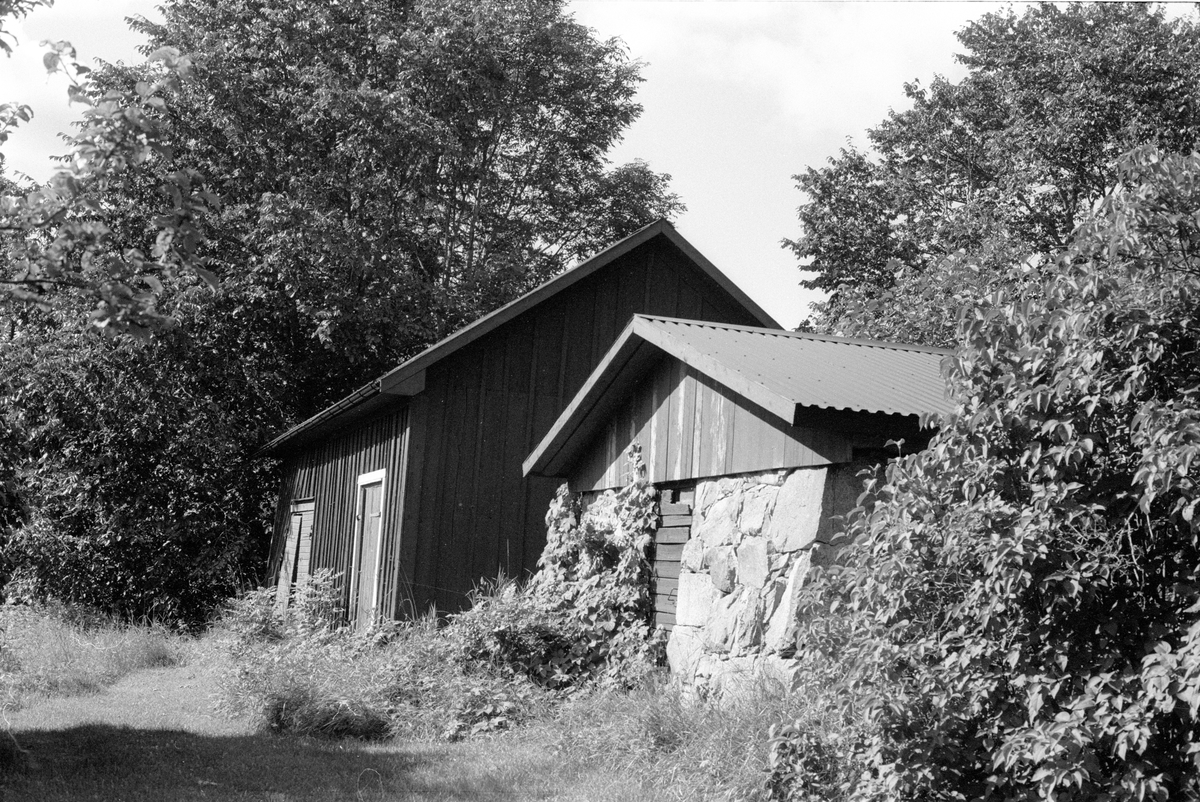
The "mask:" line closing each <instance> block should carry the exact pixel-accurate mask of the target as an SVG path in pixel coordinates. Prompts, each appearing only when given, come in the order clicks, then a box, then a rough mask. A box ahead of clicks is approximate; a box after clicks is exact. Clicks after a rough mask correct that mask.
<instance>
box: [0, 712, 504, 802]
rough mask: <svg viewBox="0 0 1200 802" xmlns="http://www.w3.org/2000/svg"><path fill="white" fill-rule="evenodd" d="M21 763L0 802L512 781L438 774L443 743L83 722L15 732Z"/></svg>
mask: <svg viewBox="0 0 1200 802" xmlns="http://www.w3.org/2000/svg"><path fill="white" fill-rule="evenodd" d="M17 737H18V739H19V741H20V744H21V746H22V747H23V748H24V749H26V750H28V758H29V765H28V766H27V768H26V769H25V770H24V771H23V772H20V773H17V774H12V775H9V776H7V777H5V778H3V779H0V800H3V802H18V800H38V801H39V802H59V800H63V801H64V802H65V800H73V801H75V800H104V801H105V802H110V800H121V802H143V800H145V802H150V800H154V802H160V801H161V800H200V799H203V800H219V801H224V800H239V801H241V800H264V801H265V802H316V800H321V802H331V801H333V800H355V801H356V802H358V800H411V802H424V801H425V800H430V801H434V800H436V801H438V802H455V801H456V800H468V799H471V800H474V799H485V800H496V801H497V802H499V801H500V800H510V799H516V798H517V797H516V796H514V795H513V794H514V793H515V792H516V789H515V788H514V787H513V786H512V784H511V783H493V782H488V781H487V778H486V777H475V778H473V779H472V780H470V781H468V782H465V783H464V782H462V781H461V780H462V778H452V777H446V776H444V772H442V771H440V770H439V766H440V765H442V764H443V762H444V761H445V760H446V757H447V750H448V747H437V746H428V747H423V746H412V745H368V744H363V743H359V742H326V741H315V740H310V739H297V738H279V737H274V736H269V735H239V736H209V735H198V734H195V733H189V732H184V731H179V730H143V729H133V728H126V727H113V726H104V725H90V726H80V727H73V728H70V729H62V730H36V729H30V730H25V731H23V732H21V733H19V734H18V736H17Z"/></svg>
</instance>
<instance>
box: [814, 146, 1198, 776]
mask: <svg viewBox="0 0 1200 802" xmlns="http://www.w3.org/2000/svg"><path fill="white" fill-rule="evenodd" d="M1120 175H1121V183H1120V185H1119V186H1118V188H1117V189H1116V191H1114V192H1113V193H1111V194H1110V195H1109V197H1107V198H1106V199H1105V200H1104V201H1103V202H1102V203H1101V204H1100V205H1099V206H1098V208H1097V210H1096V212H1095V214H1094V215H1093V216H1091V217H1090V218H1089V219H1088V220H1086V221H1085V222H1084V223H1083V224H1082V225H1081V226H1080V228H1079V230H1078V231H1077V233H1076V234H1075V236H1074V238H1073V240H1072V241H1071V243H1070V245H1069V247H1068V248H1067V249H1066V250H1065V251H1064V252H1063V253H1062V254H1061V255H1060V256H1059V258H1058V259H1057V260H1056V261H1055V262H1054V263H1053V265H1052V266H1051V267H1049V268H1047V270H1048V272H1050V275H1049V276H1048V277H1047V278H1046V279H1045V280H1044V281H1043V282H1042V283H1041V284H1040V287H1039V292H1038V293H1036V294H1035V295H1034V297H1030V298H1026V299H1019V298H1014V297H1013V295H1012V294H1011V293H1004V292H997V293H994V294H993V295H991V296H989V297H988V298H987V299H985V300H984V301H983V302H981V303H980V304H979V305H977V306H976V307H974V309H973V310H972V311H971V313H970V314H969V315H967V316H966V317H965V319H964V320H963V322H962V325H961V328H960V337H961V342H962V344H961V346H960V348H959V351H958V352H957V354H956V356H954V357H952V358H951V359H950V362H949V378H950V381H951V385H952V389H953V392H954V395H955V398H956V399H957V407H956V410H955V412H954V413H952V414H951V415H949V416H948V417H947V418H946V419H945V420H943V421H942V423H941V429H940V431H939V433H938V434H937V435H936V436H935V437H934V439H933V441H932V442H931V444H930V446H929V448H928V449H927V450H926V451H923V452H921V453H918V454H914V455H911V456H908V457H906V458H904V459H901V460H898V461H895V462H893V463H892V464H891V465H890V466H889V467H888V470H887V475H886V479H885V480H884V481H882V482H879V483H877V484H875V485H874V486H873V487H871V488H870V489H871V490H872V495H873V496H874V498H875V501H874V503H873V504H872V505H871V506H870V507H867V508H861V509H860V510H858V511H857V513H856V515H855V516H853V517H852V518H851V520H850V523H849V527H848V536H849V537H850V539H851V541H852V543H851V545H850V546H849V547H848V549H847V552H846V555H847V557H846V563H845V565H844V566H843V567H841V568H840V569H836V570H833V571H831V572H829V573H827V574H825V575H823V576H821V577H820V578H819V579H818V580H817V581H815V582H814V583H813V584H812V585H811V586H810V589H809V593H810V599H809V604H810V606H809V618H808V620H807V625H806V629H807V634H806V637H805V641H804V643H805V644H806V645H805V648H806V649H807V650H808V652H809V654H810V655H812V656H813V657H814V659H820V658H823V657H827V656H828V655H830V654H833V655H835V656H836V657H837V659H839V660H841V661H843V662H844V663H845V664H847V665H850V666H853V667H854V671H853V674H852V678H851V680H849V684H850V686H851V687H852V688H854V691H855V692H856V693H859V694H867V695H868V696H869V697H870V698H871V699H872V705H873V720H874V722H875V725H876V727H877V729H876V730H875V732H874V734H873V735H872V736H871V737H869V738H867V739H865V741H864V743H863V744H862V745H861V748H860V750H859V751H858V753H857V755H856V759H857V760H858V761H860V763H861V766H862V767H863V768H864V769H865V773H863V774H862V775H861V780H859V781H858V782H857V784H856V785H854V787H853V788H852V789H850V790H851V792H852V793H851V796H853V797H854V798H858V799H893V798H903V799H947V800H949V799H977V798H996V797H1001V798H1006V799H1033V798H1039V799H1058V800H1074V799H1079V800H1083V799H1129V800H1132V799H1139V800H1140V799H1166V798H1172V799H1178V798H1182V799H1188V798H1195V797H1196V796H1197V794H1200V786H1198V785H1197V778H1198V777H1200V762H1198V761H1200V712H1198V711H1200V573H1198V571H1200V530H1198V521H1200V517H1198V516H1197V515H1196V512H1197V508H1198V507H1200V492H1198V491H1200V485H1197V478H1198V477H1197V463H1196V459H1195V458H1196V454H1197V449H1198V448H1200V412H1198V411H1197V406H1196V393H1197V388H1198V387H1200V373H1198V372H1197V360H1196V343H1197V342H1198V341H1200V306H1198V305H1197V299H1198V298H1200V283H1198V281H1200V263H1198V262H1197V246H1198V244H1200V228H1198V227H1197V217H1196V210H1197V209H1198V208H1200V155H1192V156H1187V157H1185V156H1176V155H1168V154H1163V153H1161V152H1159V151H1157V150H1154V149H1143V150H1138V151H1135V152H1133V153H1132V154H1130V155H1129V156H1127V157H1125V158H1124V159H1123V160H1121V166H1120Z"/></svg>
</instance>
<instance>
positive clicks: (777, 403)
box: [524, 315, 953, 475]
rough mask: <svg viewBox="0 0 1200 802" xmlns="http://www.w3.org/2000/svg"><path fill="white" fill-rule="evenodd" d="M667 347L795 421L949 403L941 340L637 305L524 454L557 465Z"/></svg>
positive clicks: (537, 465)
mask: <svg viewBox="0 0 1200 802" xmlns="http://www.w3.org/2000/svg"><path fill="white" fill-rule="evenodd" d="M647 349H650V350H659V351H662V352H665V353H667V354H669V355H671V356H673V357H675V358H676V359H679V360H680V361H682V362H684V363H685V364H687V365H689V366H690V367H692V368H694V369H695V370H697V371H699V372H700V373H703V374H704V375H706V376H708V377H710V378H711V379H713V380H714V381H717V382H719V383H721V384H723V385H724V386H726V387H728V388H729V389H731V390H733V391H734V392H736V393H739V394H740V395H742V396H744V397H746V398H748V399H749V400H751V401H753V402H754V403H756V404H758V405H759V406H761V407H762V408H763V409H766V410H767V411H769V412H772V413H774V414H775V415H778V416H779V417H780V418H782V419H783V420H784V421H786V422H787V423H788V424H789V425H791V424H795V423H796V419H797V417H798V416H799V415H800V414H801V410H802V409H803V408H805V407H809V408H812V407H816V408H824V409H833V410H849V411H853V412H873V413H883V414H889V415H924V414H944V413H947V412H949V411H950V410H951V409H952V408H953V405H952V403H951V402H950V400H949V398H948V397H947V391H946V383H945V380H944V379H943V377H942V369H941V368H942V361H943V360H944V359H945V358H946V357H947V356H949V355H950V354H951V353H952V352H951V351H949V350H946V349H943V348H930V347H926V346H919V345H900V344H896V343H887V342H880V341H876V340H855V339H848V338H844V337H829V336H822V335H816V334H804V333H799V332H791V331H781V330H778V329H767V328H757V327H750V326H731V325H725V324H720V323H707V322H704V321H698V320H679V319H675V318H664V317H651V316H648V315H635V316H634V317H633V319H632V320H631V321H630V323H629V325H628V326H627V327H626V328H625V330H624V331H623V332H622V333H621V336H620V337H619V338H617V341H616V343H614V344H613V346H612V348H610V349H609V351H608V353H607V354H605V356H604V358H603V359H602V360H601V362H600V364H599V365H598V366H597V367H596V369H595V370H594V371H593V372H592V375H591V376H589V377H588V380H587V381H586V382H585V383H584V385H583V387H582V388H580V390H579V392H578V393H577V394H576V395H575V397H574V398H573V399H572V400H571V402H570V403H569V404H568V405H567V407H566V409H564V410H563V412H562V414H561V415H560V416H559V418H558V420H556V421H555V423H554V425H553V426H552V427H551V429H550V431H549V432H547V433H546V435H545V436H544V437H543V438H542V441H541V442H540V443H539V444H538V446H537V448H536V449H534V451H533V452H532V453H531V454H530V455H529V456H528V458H527V459H526V460H525V463H524V470H525V473H526V474H529V473H542V472H547V473H546V475H558V472H559V471H560V470H562V469H564V467H565V465H566V463H567V462H569V461H570V460H571V459H572V456H571V455H572V454H573V453H574V452H575V451H577V450H578V449H580V448H582V447H583V446H584V445H586V443H585V442H584V441H586V440H587V439H588V438H589V437H590V436H591V435H592V434H593V433H594V432H595V431H596V430H597V428H598V427H600V426H601V425H603V421H601V420H597V418H602V417H603V416H604V415H605V412H606V410H611V409H613V408H615V404H617V403H619V399H616V398H614V397H613V396H615V395H620V394H621V393H622V392H624V391H625V390H626V389H627V388H628V387H630V386H633V383H634V382H635V381H636V380H637V378H638V377H637V376H634V375H632V374H636V373H640V372H642V371H644V370H645V369H646V367H647V366H648V365H649V364H650V361H649V360H648V358H647Z"/></svg>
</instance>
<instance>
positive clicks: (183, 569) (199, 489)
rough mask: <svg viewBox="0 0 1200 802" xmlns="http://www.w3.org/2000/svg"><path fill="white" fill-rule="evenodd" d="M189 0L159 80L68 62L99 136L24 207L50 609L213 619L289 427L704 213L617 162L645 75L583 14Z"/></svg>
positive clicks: (14, 277)
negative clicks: (77, 606)
mask: <svg viewBox="0 0 1200 802" xmlns="http://www.w3.org/2000/svg"><path fill="white" fill-rule="evenodd" d="M162 12H163V22H162V23H161V24H152V23H149V22H146V21H138V22H136V23H135V28H137V29H138V30H139V31H141V32H142V33H143V34H145V36H146V38H147V43H146V46H145V48H144V54H145V55H146V57H147V61H146V62H145V63H143V64H139V65H134V66H124V65H103V66H102V67H101V68H100V69H98V70H97V71H95V72H90V71H87V70H86V69H84V68H81V67H79V66H78V65H74V64H73V60H72V57H71V56H72V54H71V52H70V50H69V46H65V45H64V46H59V47H58V49H56V50H55V51H54V53H55V58H56V59H57V61H55V64H56V65H60V66H62V68H63V69H65V70H68V71H69V72H68V74H69V75H70V76H72V77H73V80H74V81H75V83H74V84H73V87H72V96H73V97H74V98H75V99H77V100H79V101H80V102H82V103H84V104H85V106H86V112H85V116H86V120H85V124H84V126H83V128H82V129H81V130H80V132H79V133H78V134H76V136H75V137H73V138H72V143H71V144H72V156H71V158H70V160H68V161H67V162H66V163H65V164H64V169H63V170H61V171H60V172H59V173H58V174H57V175H56V176H55V177H54V178H53V179H52V180H51V181H50V182H49V183H48V184H47V185H45V186H39V187H21V186H13V187H10V188H9V189H10V192H9V194H8V195H6V196H5V198H4V199H3V200H2V201H0V214H2V215H3V217H4V221H3V222H4V225H6V226H7V234H6V237H7V239H6V240H5V243H4V244H5V247H6V250H7V253H8V255H9V258H8V259H7V260H5V262H4V264H3V265H2V266H0V280H2V281H3V282H7V284H5V285H4V286H8V287H10V288H12V289H10V290H9V291H8V292H7V296H8V299H9V300H10V301H12V300H16V301H19V302H20V301H23V302H28V303H11V302H10V303H8V304H5V305H3V306H0V314H3V315H4V317H3V319H2V322H3V323H4V324H5V325H4V326H3V330H2V331H0V338H2V339H0V385H3V386H2V387H0V421H2V423H0V438H7V437H11V438H13V439H15V441H17V442H25V443H27V444H28V446H29V447H28V448H25V449H21V450H18V452H17V453H16V455H15V456H14V457H13V458H12V459H8V458H7V457H6V458H4V462H3V464H0V482H2V483H3V485H0V487H3V489H4V493H3V499H2V501H3V504H4V507H3V508H0V510H3V511H0V518H5V520H6V521H7V524H8V526H9V529H10V530H11V528H12V526H14V525H18V526H19V524H20V522H21V521H27V522H28V525H27V526H25V527H24V528H21V529H19V531H17V532H16V533H15V534H11V535H10V536H9V537H8V539H7V540H6V547H5V552H6V555H7V557H8V558H9V560H10V563H11V564H10V565H9V569H16V570H17V573H18V575H19V576H21V577H24V582H23V584H22V587H23V588H25V589H27V590H29V592H32V593H34V594H35V595H36V594H45V593H47V592H51V591H52V592H54V593H56V594H60V595H64V596H68V597H70V598H75V599H77V600H81V601H88V602H90V603H93V604H97V605H99V606H101V607H104V608H107V609H110V610H114V611H117V612H121V613H123V614H130V615H141V614H146V613H148V612H158V613H163V614H167V615H176V614H181V615H185V616H187V617H190V618H196V617H203V615H204V614H205V612H206V610H207V607H208V605H210V604H211V603H213V602H215V601H216V600H217V599H218V598H219V597H220V595H221V594H222V593H226V592H229V591H231V590H233V589H234V587H235V586H236V585H237V584H239V583H241V582H243V581H244V577H245V576H246V575H247V574H253V572H254V570H255V569H256V567H257V566H258V565H259V564H260V563H261V555H262V551H263V549H264V547H265V545H266V540H265V539H266V529H267V527H268V526H269V517H270V516H269V514H266V512H265V511H266V510H267V508H268V507H269V504H270V500H271V496H272V493H273V491H274V489H275V487H274V485H275V482H274V478H273V475H272V470H271V468H272V466H271V465H270V464H262V463H256V462H255V461H254V460H253V459H252V458H251V455H252V454H253V452H254V450H255V449H256V447H257V446H258V445H260V444H261V443H262V442H264V441H265V440H267V439H268V438H269V436H270V435H271V434H273V433H278V431H279V430H281V429H283V428H285V427H286V426H288V425H290V424H292V423H294V422H296V421H298V420H302V419H304V418H305V417H307V416H309V415H311V414H312V413H314V412H315V411H317V410H319V409H320V408H322V407H324V406H325V405H327V404H328V403H330V402H331V401H333V400H335V399H337V398H339V397H341V396H342V395H344V394H345V392H346V388H348V387H354V386H357V385H359V384H361V383H362V382H363V381H365V380H366V379H368V378H370V377H372V376H375V375H378V374H379V373H380V372H382V371H383V370H385V369H387V368H390V367H392V366H394V365H395V363H396V362H398V361H399V360H401V359H403V358H406V357H408V356H410V355H412V354H414V353H416V352H417V351H419V350H420V349H422V348H423V347H425V346H427V345H428V344H429V343H430V342H433V341H436V340H437V339H439V338H441V337H442V336H444V335H445V334H447V333H448V332H449V331H451V330H453V329H454V328H456V327H458V326H459V325H461V324H462V323H464V322H465V321H468V320H471V319H473V318H475V317H477V316H478V315H480V314H482V313H484V312H487V311H490V310H491V309H493V308H495V307H496V306H498V305H500V304H502V303H505V302H507V301H508V300H511V299H512V298H513V297H514V296H516V295H517V294H520V293H521V292H524V291H526V290H528V289H529V288H530V287H532V286H533V285H536V284H537V283H540V282H541V281H543V280H545V279H546V278H548V277H550V276H552V275H554V274H555V273H557V272H558V271H560V270H561V269H563V268H564V267H566V266H567V264H568V263H569V262H570V261H571V260H573V259H575V258H578V257H580V256H582V255H584V254H587V253H589V252H590V251H592V250H595V249H596V248H598V247H599V246H600V245H601V244H603V243H606V242H607V241H610V240H611V239H613V238H617V237H621V236H624V235H625V234H628V233H630V232H632V231H633V230H635V229H636V228H638V227H640V226H642V225H645V224H646V223H649V222H651V221H652V220H654V219H656V218H658V217H660V216H671V215H673V214H674V213H675V212H677V211H678V210H679V209H680V208H682V207H681V205H680V203H679V201H678V199H677V197H676V196H675V195H673V194H671V193H670V192H669V190H668V188H667V182H668V179H669V177H668V176H664V175H660V174H657V173H655V172H653V171H652V170H650V168H649V167H648V166H646V165H645V164H644V163H640V162H635V163H632V164H628V165H623V166H620V167H615V168H613V167H610V165H609V164H608V162H607V160H606V158H605V153H606V152H607V150H608V149H609V148H610V147H611V145H612V144H613V143H614V142H615V141H616V140H617V139H618V138H619V137H620V135H621V132H622V130H623V129H624V128H625V126H627V125H628V124H629V123H630V122H631V121H632V120H633V119H635V118H636V116H637V115H638V113H639V112H640V107H639V106H638V105H637V104H636V103H635V102H634V101H633V95H634V90H635V88H636V85H637V82H638V81H639V80H640V78H639V75H638V71H639V68H640V65H639V64H638V63H637V62H634V61H631V60H630V59H629V57H628V56H627V55H626V53H625V51H624V49H623V47H622V46H621V44H620V43H619V42H616V41H599V40H597V39H596V38H595V37H594V35H593V34H592V32H591V31H590V30H588V29H586V28H584V27H583V26H580V25H578V24H576V23H575V22H574V21H573V20H572V19H571V18H570V16H569V15H567V14H566V13H565V12H564V10H563V5H562V3H561V2H558V0H522V1H521V2H516V3H513V2H501V1H500V0H496V1H495V2H492V1H491V0H488V2H465V0H463V1H455V2H432V1H429V2H405V3H394V2H385V1H384V0H352V1H351V2H343V3H328V2H323V1H322V2H318V0H304V1H302V2H291V1H290V0H289V1H288V2H284V0H268V1H267V2H249V0H199V2H183V1H182V0H180V2H168V3H166V4H165V5H164V7H163V9H162ZM89 314H90V315H91V317H90V320H91V322H92V324H93V327H100V328H102V329H104V330H106V331H110V332H124V333H132V334H138V335H140V339H138V340H137V341H134V340H130V339H121V338H118V339H116V340H105V339H102V338H98V337H95V336H94V335H91V334H88V333H86V332H82V331H81V330H80V329H81V326H80V322H81V321H84V320H88V319H89V317H88V316H89ZM5 516H6V517H5ZM2 533H3V530H0V534H2ZM118 544H119V545H118ZM168 568H169V570H168Z"/></svg>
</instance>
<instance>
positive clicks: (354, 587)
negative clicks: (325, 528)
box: [349, 470, 384, 627]
mask: <svg viewBox="0 0 1200 802" xmlns="http://www.w3.org/2000/svg"><path fill="white" fill-rule="evenodd" d="M383 479H384V471H381V470H380V471H372V472H371V473H364V474H362V475H361V476H359V477H358V485H357V486H358V499H357V504H356V515H355V519H354V520H355V537H354V542H355V549H354V568H353V572H352V577H353V578H352V582H351V585H350V611H349V612H350V620H351V621H353V622H354V625H355V626H357V627H366V626H369V625H370V624H371V623H372V622H373V621H374V620H375V619H376V617H377V616H378V610H377V608H378V606H379V563H380V549H379V541H380V535H381V534H382V531H383Z"/></svg>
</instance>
